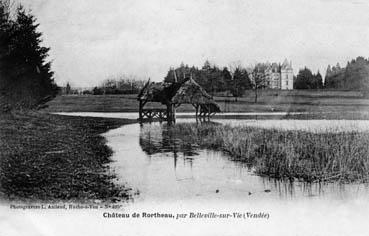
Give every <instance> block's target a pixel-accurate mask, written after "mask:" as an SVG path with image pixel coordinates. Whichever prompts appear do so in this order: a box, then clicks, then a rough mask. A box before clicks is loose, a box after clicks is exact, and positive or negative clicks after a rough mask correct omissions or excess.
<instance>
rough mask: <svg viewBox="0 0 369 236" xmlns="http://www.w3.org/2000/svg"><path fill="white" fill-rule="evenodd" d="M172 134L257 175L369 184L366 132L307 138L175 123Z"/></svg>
mask: <svg viewBox="0 0 369 236" xmlns="http://www.w3.org/2000/svg"><path fill="white" fill-rule="evenodd" d="M170 131H171V132H172V135H173V137H175V138H176V139H179V140H182V144H183V145H186V144H188V143H190V144H192V145H196V144H197V145H199V146H201V147H203V148H209V149H215V150H220V151H223V152H226V153H227V154H229V155H230V156H231V157H232V158H233V159H235V160H238V161H243V162H246V163H248V164H249V165H250V166H251V167H253V168H254V169H255V170H256V173H258V174H259V175H266V176H269V177H275V178H288V179H292V180H294V179H299V180H303V181H307V182H313V181H339V182H345V183H346V182H368V180H369V145H368V143H369V133H360V132H341V133H334V132H325V133H310V132H304V131H281V130H271V129H261V128H252V127H230V126H223V125H218V124H213V123H202V124H201V125H198V124H189V123H186V124H178V125H175V126H173V127H172V128H171V130H170Z"/></svg>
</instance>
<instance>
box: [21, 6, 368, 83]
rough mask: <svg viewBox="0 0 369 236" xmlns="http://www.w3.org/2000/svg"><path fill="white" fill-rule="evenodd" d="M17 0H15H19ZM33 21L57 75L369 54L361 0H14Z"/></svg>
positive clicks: (143, 73)
mask: <svg viewBox="0 0 369 236" xmlns="http://www.w3.org/2000/svg"><path fill="white" fill-rule="evenodd" d="M21 1H22V0H21ZM23 4H24V5H25V6H26V7H27V8H31V9H32V12H33V14H34V15H36V17H37V19H38V22H39V23H40V27H39V30H40V31H42V32H43V37H44V44H45V45H47V46H50V47H51V52H50V59H52V60H53V69H54V71H55V73H56V76H55V77H56V81H57V82H58V84H60V85H63V84H64V83H66V81H70V82H71V83H72V84H73V85H75V86H94V85H97V84H99V82H101V81H102V80H103V79H105V78H106V77H107V76H109V75H117V74H121V73H125V74H134V75H137V76H140V77H142V78H148V77H151V78H152V79H153V80H156V81H160V80H162V79H163V77H164V76H165V74H166V72H167V71H168V69H169V67H170V66H177V65H179V64H180V63H181V62H184V63H185V64H189V65H195V66H201V65H202V64H203V63H204V61H205V60H206V59H209V60H210V61H211V62H212V63H215V64H217V65H220V66H227V65H229V64H230V63H233V62H236V61H240V62H241V63H242V64H243V65H245V66H246V65H249V64H251V63H255V62H259V61H263V62H264V61H270V62H283V60H284V59H285V58H288V59H289V60H292V63H293V67H294V73H295V74H296V73H297V72H298V69H299V68H301V67H304V66H307V67H309V68H311V69H313V71H316V70H318V69H320V70H321V72H323V73H324V72H325V69H326V67H327V65H328V64H335V63H336V62H340V63H341V65H343V66H344V65H345V64H346V62H347V61H348V60H350V59H351V58H354V57H356V56H359V55H362V56H365V57H369V26H368V23H369V1H366V0H278V1H277V0H273V1H272V0H269V1H267V0H244V1H241V0H207V1H205V0H204V1H202V0H186V1H184V0H178V1H177V0H23Z"/></svg>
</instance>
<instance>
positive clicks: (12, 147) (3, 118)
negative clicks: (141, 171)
mask: <svg viewBox="0 0 369 236" xmlns="http://www.w3.org/2000/svg"><path fill="white" fill-rule="evenodd" d="M127 123H132V121H130V120H124V119H100V118H81V117H67V116H56V115H47V114H40V113H34V112H33V113H31V112H28V113H25V112H23V113H20V112H14V113H10V114H0V150H1V151H0V196H1V197H2V198H3V199H10V200H17V199H18V200H45V201H53V200H55V201H60V200H76V201H82V202H84V201H91V200H95V199H98V200H102V201H114V200H115V199H117V198H119V199H122V198H123V199H125V198H128V196H129V195H128V193H127V190H126V189H125V188H124V186H117V185H115V184H113V183H112V182H111V179H112V178H113V177H114V174H113V173H111V172H109V169H108V167H107V165H106V164H107V163H109V162H110V158H109V157H110V155H111V153H112V151H111V150H110V149H109V148H108V147H107V146H106V145H105V140H104V138H103V137H102V136H100V134H101V133H103V132H106V131H107V130H108V129H112V128H116V127H119V126H121V125H123V124H127Z"/></svg>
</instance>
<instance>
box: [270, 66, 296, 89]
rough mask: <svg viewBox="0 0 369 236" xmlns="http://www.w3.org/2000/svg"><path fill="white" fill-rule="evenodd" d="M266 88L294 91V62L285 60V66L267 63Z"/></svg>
mask: <svg viewBox="0 0 369 236" xmlns="http://www.w3.org/2000/svg"><path fill="white" fill-rule="evenodd" d="M265 76H266V79H265V80H266V81H265V82H266V84H265V85H266V87H267V88H271V89H282V90H292V89H293V68H292V62H288V61H287V59H285V60H284V62H283V64H282V65H281V64H277V63H272V64H270V63H267V68H266V69H265Z"/></svg>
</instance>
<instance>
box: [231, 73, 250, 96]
mask: <svg viewBox="0 0 369 236" xmlns="http://www.w3.org/2000/svg"><path fill="white" fill-rule="evenodd" d="M250 88H251V81H250V78H249V75H248V73H247V71H246V69H244V68H242V67H240V66H239V67H237V68H236V69H235V71H234V72H233V79H232V82H231V86H230V92H231V93H232V95H233V96H234V97H235V98H236V100H237V97H241V96H242V95H244V94H245V92H246V90H247V89H250Z"/></svg>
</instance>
